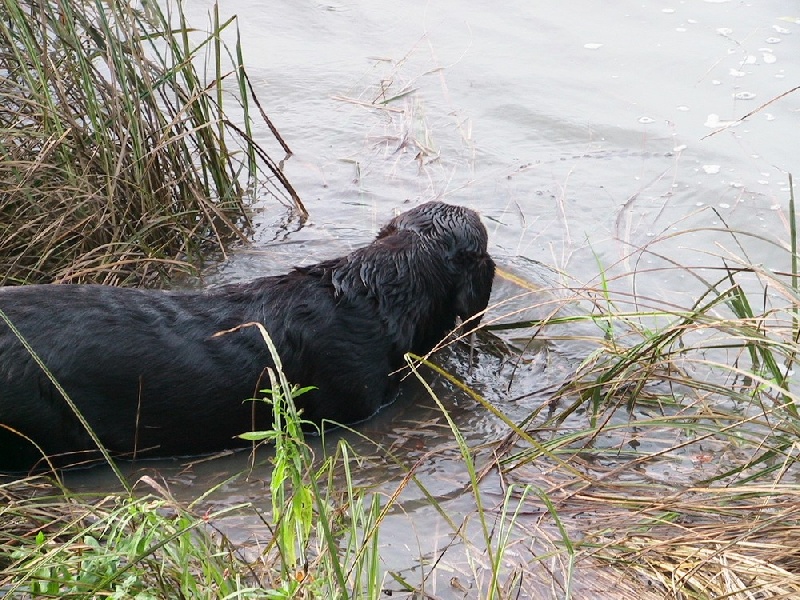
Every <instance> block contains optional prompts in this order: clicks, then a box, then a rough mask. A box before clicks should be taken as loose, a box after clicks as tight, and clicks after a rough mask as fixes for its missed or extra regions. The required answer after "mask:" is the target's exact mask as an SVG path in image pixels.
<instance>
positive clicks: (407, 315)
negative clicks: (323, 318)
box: [331, 231, 456, 354]
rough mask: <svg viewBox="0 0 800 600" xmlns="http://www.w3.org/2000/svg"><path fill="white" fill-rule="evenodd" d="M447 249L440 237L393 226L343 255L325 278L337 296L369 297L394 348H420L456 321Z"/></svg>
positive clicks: (427, 346) (420, 350)
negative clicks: (385, 234)
mask: <svg viewBox="0 0 800 600" xmlns="http://www.w3.org/2000/svg"><path fill="white" fill-rule="evenodd" d="M448 255H449V253H448V252H447V249H446V248H444V247H442V244H440V243H437V242H435V241H432V240H430V239H425V238H424V237H421V236H419V235H417V234H416V233H414V232H410V231H402V232H396V233H395V234H394V235H392V236H389V237H385V238H380V239H378V240H376V241H375V242H373V243H372V244H371V245H370V246H367V247H366V248H361V249H359V250H356V251H355V252H353V253H351V254H350V255H348V256H346V257H343V258H342V259H341V261H340V262H339V263H338V264H336V265H335V266H333V268H332V271H331V281H332V283H333V286H334V290H335V294H336V296H337V298H340V299H342V300H344V301H348V300H350V301H354V300H358V299H363V298H366V299H368V300H369V301H371V302H374V303H375V305H376V306H377V309H378V314H379V315H380V318H381V319H382V320H383V322H384V324H385V326H386V329H387V335H388V336H389V338H390V339H391V340H392V342H393V344H394V345H395V347H396V349H397V350H398V351H399V352H401V353H405V352H409V351H410V352H414V353H416V354H425V353H427V352H428V351H430V350H431V349H432V348H433V346H434V344H436V343H437V342H438V341H439V340H441V338H442V337H443V336H444V335H445V334H446V333H447V332H449V331H450V330H451V329H453V327H454V326H455V324H456V313H455V311H454V309H453V302H452V299H451V298H448V297H447V295H448V294H449V293H450V292H449V290H451V289H452V280H453V278H454V277H455V276H456V273H455V272H454V266H455V265H452V264H450V262H449V261H448V258H447V257H448Z"/></svg>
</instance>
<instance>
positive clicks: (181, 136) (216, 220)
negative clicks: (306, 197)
mask: <svg viewBox="0 0 800 600" xmlns="http://www.w3.org/2000/svg"><path fill="white" fill-rule="evenodd" d="M162 6H163V5H162V4H161V3H158V2H156V3H152V2H148V3H146V4H145V5H143V8H141V9H139V8H135V6H134V4H131V3H126V2H110V3H107V2H95V1H93V0H0V13H2V15H3V17H2V18H0V190H2V191H0V283H31V282H43V281H70V282H78V281H80V282H84V281H93V282H103V283H115V284H118V283H136V284H139V283H146V282H152V281H153V280H155V281H158V280H159V279H161V278H163V277H166V276H169V275H170V274H172V273H174V272H176V271H188V270H190V269H191V268H192V265H198V264H199V263H200V262H201V259H202V256H204V255H207V254H208V253H209V252H214V251H224V245H225V243H226V242H229V241H230V240H232V239H236V238H237V237H242V236H243V235H244V232H245V230H246V227H247V223H248V219H247V212H246V197H247V195H248V194H251V193H252V190H254V189H255V186H256V184H265V185H266V188H265V190H266V191H267V192H269V193H271V194H272V195H273V196H275V197H277V198H278V199H281V200H284V201H287V202H291V203H294V204H296V205H297V206H298V207H299V208H300V209H301V210H302V205H301V204H300V201H299V198H297V195H296V193H295V192H294V190H293V189H292V188H291V185H289V183H288V181H286V179H285V177H284V176H283V175H282V173H281V172H280V170H279V169H278V168H277V167H276V165H275V162H274V161H273V160H272V159H271V158H270V157H269V155H268V154H267V153H266V151H264V150H263V149H262V148H261V147H260V146H259V145H258V144H257V143H256V142H255V141H254V133H253V129H252V128H253V119H252V116H253V114H254V112H255V111H254V110H253V107H252V106H251V103H253V102H252V101H253V100H254V98H253V97H252V96H251V90H250V88H249V81H248V79H247V74H246V71H245V69H244V66H243V65H242V62H241V48H240V46H239V41H238V36H237V37H236V41H235V43H234V48H233V49H230V48H228V47H227V45H226V44H225V43H223V41H222V40H223V37H222V36H223V33H224V32H225V31H226V30H231V29H234V28H235V27H236V21H235V19H229V20H227V21H222V20H220V17H219V13H218V10H217V8H216V7H215V8H214V12H213V17H212V26H211V32H210V33H208V34H207V35H206V36H205V37H204V39H202V40H201V41H199V43H196V44H195V43H193V41H192V40H193V39H195V38H194V37H190V36H191V34H193V33H194V34H196V33H197V32H193V31H192V30H190V29H189V26H188V25H187V23H186V20H185V17H184V15H183V12H182V8H181V5H180V3H178V4H175V5H171V4H168V5H166V6H167V7H168V9H167V10H168V12H164V10H163V9H162V8H161V7H162ZM234 33H235V32H234ZM203 54H206V55H208V56H210V57H211V58H210V62H211V63H212V64H213V65H214V67H213V69H212V72H211V73H210V75H209V74H204V75H201V73H199V72H198V70H197V64H198V62H199V61H198V60H197V59H198V57H201V56H203ZM229 63H230V64H231V65H232V66H231V67H230V68H227V69H226V68H224V67H223V65H225V64H229ZM223 101H225V103H226V104H225V105H224V104H223ZM254 103H255V105H256V107H259V108H260V106H259V105H258V103H257V101H255V102H254ZM231 104H232V108H231V107H230V106H229V105H231ZM261 115H262V116H263V117H264V118H265V119H266V115H264V113H263V111H261ZM240 118H241V125H236V124H235V122H234V121H236V120H239V119H240ZM266 120H267V122H268V119H266ZM269 126H270V127H271V123H270V124H269ZM273 131H274V128H273ZM281 143H282V140H281ZM284 148H285V144H284Z"/></svg>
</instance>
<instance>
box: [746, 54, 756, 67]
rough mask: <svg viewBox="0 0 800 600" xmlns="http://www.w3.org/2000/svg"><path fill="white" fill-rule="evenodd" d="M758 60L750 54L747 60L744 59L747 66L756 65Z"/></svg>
mask: <svg viewBox="0 0 800 600" xmlns="http://www.w3.org/2000/svg"><path fill="white" fill-rule="evenodd" d="M757 60H758V59H757V58H756V57H755V56H753V55H752V54H748V55H747V58H745V59H744V64H746V65H754V64H756V61H757Z"/></svg>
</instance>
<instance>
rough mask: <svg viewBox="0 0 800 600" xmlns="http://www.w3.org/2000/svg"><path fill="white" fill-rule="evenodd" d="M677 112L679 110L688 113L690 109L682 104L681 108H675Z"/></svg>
mask: <svg viewBox="0 0 800 600" xmlns="http://www.w3.org/2000/svg"><path fill="white" fill-rule="evenodd" d="M675 110H679V111H681V112H686V111H688V110H689V107H688V106H686V105H685V104H681V105H680V106H676V107H675Z"/></svg>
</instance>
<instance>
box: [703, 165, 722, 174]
mask: <svg viewBox="0 0 800 600" xmlns="http://www.w3.org/2000/svg"><path fill="white" fill-rule="evenodd" d="M703 171H705V172H706V173H708V174H709V175H716V174H717V173H719V165H703Z"/></svg>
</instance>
